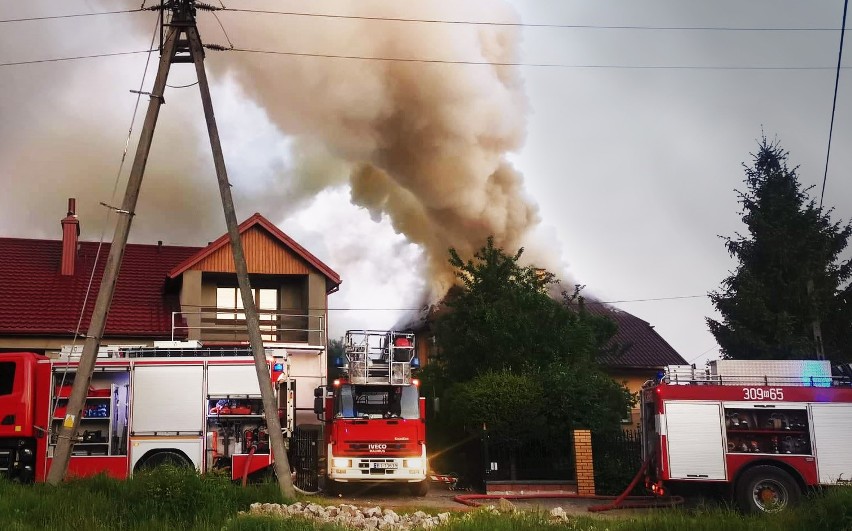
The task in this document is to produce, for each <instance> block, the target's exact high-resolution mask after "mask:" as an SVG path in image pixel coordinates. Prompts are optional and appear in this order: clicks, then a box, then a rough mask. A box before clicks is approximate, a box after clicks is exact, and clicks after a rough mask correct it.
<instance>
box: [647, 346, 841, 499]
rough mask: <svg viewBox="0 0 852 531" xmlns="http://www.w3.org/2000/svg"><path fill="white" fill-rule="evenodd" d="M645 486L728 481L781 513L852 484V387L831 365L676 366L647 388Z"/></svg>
mask: <svg viewBox="0 0 852 531" xmlns="http://www.w3.org/2000/svg"><path fill="white" fill-rule="evenodd" d="M641 408H642V410H641V411H642V449H643V458H645V459H647V460H649V464H648V467H647V469H646V470H647V471H646V485H647V486H648V487H649V488H650V489H651V490H652V491H653V492H654V493H656V494H663V493H666V492H668V491H669V490H671V489H675V490H677V488H678V487H679V486H685V485H687V484H693V485H702V484H703V485H705V486H710V485H721V486H725V487H727V488H728V489H729V492H730V493H731V494H732V495H733V497H734V498H735V500H736V501H737V503H738V505H739V506H740V507H741V508H742V509H743V510H745V511H747V512H774V511H779V510H783V509H784V508H785V507H787V506H789V505H791V504H793V503H795V502H797V501H798V500H799V499H800V497H801V495H802V492H803V491H804V490H806V489H808V488H810V487H816V486H820V485H843V484H849V483H852V452H850V451H849V441H850V440H852V386H851V385H850V381H849V379H848V378H840V377H833V376H832V372H831V365H830V364H829V362H827V361H816V360H796V361H744V360H717V361H713V362H710V363H709V364H708V366H707V367H706V368H705V369H695V368H694V367H693V366H669V367H667V368H666V369H665V371H664V372H663V373H661V375H660V376H659V377H658V379H657V380H655V381H650V382H647V383H646V384H645V386H644V387H643V389H642V391H641Z"/></svg>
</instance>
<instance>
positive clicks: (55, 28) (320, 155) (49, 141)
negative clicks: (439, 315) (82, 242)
mask: <svg viewBox="0 0 852 531" xmlns="http://www.w3.org/2000/svg"><path fill="white" fill-rule="evenodd" d="M72 4H73V5H72ZM119 4H120V5H119ZM226 4H227V5H228V7H231V8H241V7H244V8H251V9H270V10H276V11H288V10H292V11H306V10H309V11H313V10H317V11H320V10H321V11H322V12H325V13H333V14H342V15H346V14H352V15H362V16H383V17H421V18H429V19H444V20H495V21H515V20H517V14H516V13H515V12H514V11H513V10H512V8H511V7H510V6H509V5H508V4H507V3H506V2H505V1H503V0H467V1H465V2H458V1H450V0H438V1H433V2H429V3H427V4H422V5H415V4H412V3H409V2H405V3H401V2H386V1H378V0H365V1H360V2H357V3H355V2H351V1H350V0H345V1H344V0H333V1H328V2H323V3H322V4H321V5H317V6H316V7H314V4H310V7H308V8H306V7H305V4H304V3H302V2H298V3H296V2H290V1H274V2H266V3H264V2H258V1H256V0H255V1H252V2H243V1H239V0H231V1H230V2H226ZM135 7H138V0H136V1H135V2H132V1H130V0H127V1H126V2H114V1H110V2H105V1H104V2H89V1H85V2H70V3H69V4H68V5H67V6H65V8H66V9H67V10H68V12H83V11H87V10H92V11H99V10H105V9H122V8H127V9H133V8H135ZM16 10H17V12H15V13H12V14H13V15H21V16H40V15H52V14H56V4H55V2H50V1H48V0H33V1H32V2H27V3H26V5H24V4H21V5H20V6H18V7H16ZM218 16H219V18H220V20H221V22H222V26H223V27H224V29H225V31H226V32H227V34H228V37H229V38H230V40H231V41H233V43H234V45H235V46H236V47H238V48H244V49H254V50H267V51H277V52H298V53H308V54H320V55H322V54H326V55H346V56H361V57H377V58H400V59H426V60H443V61H468V62H481V63H489V64H479V65H477V64H468V65H461V64H442V63H429V62H410V61H379V60H359V59H351V58H350V59H341V58H323V57H294V56H286V55H272V54H263V53H245V52H236V51H234V52H212V51H211V52H208V53H207V62H206V64H207V68H208V72H209V73H210V78H211V81H212V83H213V87H212V89H213V101H214V107H215V108H216V114H217V119H218V121H219V130H220V134H221V135H222V144H223V147H224V150H225V160H226V162H227V165H228V168H229V177H230V179H231V182H232V184H233V192H234V195H235V203H236V205H237V208H238V212H237V214H238V216H239V217H240V218H241V219H243V218H245V217H246V216H247V215H249V214H250V213H252V212H255V211H258V212H261V213H263V214H264V215H267V216H268V217H272V218H273V219H281V218H283V217H286V216H289V215H291V214H292V213H294V212H297V211H298V210H299V209H300V208H302V207H303V206H304V205H305V204H306V203H307V202H308V201H310V200H312V199H313V197H314V196H316V194H317V193H318V192H320V191H321V190H323V189H325V188H328V187H336V186H341V185H345V184H348V185H349V187H350V189H351V200H352V202H353V203H354V204H355V205H358V206H360V207H363V208H365V209H367V210H368V211H369V212H370V214H371V216H372V217H373V219H376V220H378V219H388V220H389V221H390V222H391V223H392V226H393V227H394V230H396V231H397V232H399V233H402V234H404V235H405V236H406V237H407V239H408V240H409V241H411V242H414V243H417V244H419V245H420V246H421V247H422V248H423V250H424V256H425V261H426V264H425V266H426V273H427V274H428V276H429V278H431V290H430V291H431V295H432V297H431V298H432V299H433V300H434V298H437V297H440V296H441V295H443V293H444V292H445V291H446V289H447V288H448V287H449V285H450V283H451V282H452V280H453V279H452V273H451V271H450V270H449V266H448V263H447V258H448V253H447V250H448V248H449V247H454V248H456V249H457V250H458V251H459V252H460V254H461V255H462V256H470V255H472V253H473V252H474V251H475V250H476V249H477V248H479V247H481V246H482V245H483V244H484V242H485V239H486V238H487V237H488V236H489V235H493V236H494V237H495V241H496V242H497V244H498V245H501V246H503V247H505V248H506V249H507V250H514V249H516V248H518V247H519V246H521V245H524V244H527V246H528V247H529V246H530V245H532V246H533V247H535V243H531V241H532V240H530V238H529V234H530V229H531V228H532V227H534V226H535V225H536V224H537V222H538V213H537V208H536V206H535V205H534V203H533V202H532V201H531V200H529V199H528V198H527V197H526V196H525V193H524V189H523V180H522V177H521V175H520V174H519V173H518V172H517V171H516V170H515V169H514V168H513V167H512V165H511V164H510V163H509V162H508V161H507V158H506V157H507V154H509V153H512V152H515V151H517V150H519V149H520V148H521V146H522V143H523V140H524V133H525V131H524V127H525V117H526V113H527V101H526V97H525V95H524V91H523V84H522V80H521V78H520V75H519V71H518V68H517V67H513V66H500V65H497V64H495V63H501V64H504V65H505V64H508V63H513V62H517V61H518V60H519V57H518V44H519V42H518V40H519V30H518V29H517V28H514V27H507V26H488V25H465V24H428V23H408V22H399V21H396V22H395V21H379V20H352V19H346V20H344V19H327V18H309V17H297V16H281V15H271V14H269V15H262V14H250V13H238V12H228V11H223V12H221V13H219V15H218ZM79 20H80V22H79V24H85V29H86V31H80V28H79V27H77V26H75V25H74V24H69V23H67V22H64V21H56V22H55V23H54V22H44V23H40V24H42V26H40V27H39V31H41V33H40V34H41V35H44V36H46V38H45V39H43V40H41V41H40V45H41V46H40V47H39V49H38V50H37V51H34V52H29V51H28V50H25V49H24V48H22V47H20V46H16V43H17V42H26V38H27V37H28V36H29V35H31V34H32V33H31V32H32V31H34V29H33V28H32V27H30V26H27V25H26V24H24V23H20V24H12V25H9V27H8V28H4V30H6V29H8V30H9V31H4V33H3V35H0V59H2V60H21V59H30V58H33V59H35V58H43V57H61V56H70V55H78V54H79V55H85V54H90V53H97V52H107V51H114V50H118V51H121V50H130V49H144V48H146V47H147V46H148V44H149V42H150V41H151V37H152V30H153V29H154V15H153V14H151V15H150V16H148V15H145V14H129V15H111V16H102V17H87V18H85V19H79ZM199 27H200V31H201V35H202V38H203V40H204V41H205V42H207V43H211V42H216V43H219V42H224V41H225V39H224V37H225V36H224V34H223V33H222V27H220V26H219V24H218V23H217V21H216V20H215V19H214V18H213V17H212V16H211V15H210V14H209V13H206V12H199ZM13 52H14V53H13ZM26 53H32V54H33V56H32V57H29V56H24V55H22V54H26ZM156 59H157V57H156V54H155V55H154V57H153V58H152V64H151V66H150V67H149V71H148V77H147V80H146V83H145V86H146V90H150V85H151V81H152V78H153V73H154V72H155V70H156ZM144 64H145V56H144V55H140V56H132V57H128V58H121V59H105V60H91V61H77V62H68V63H48V64H45V65H29V66H22V67H14V68H18V69H26V70H19V71H17V72H20V73H22V74H24V75H21V76H17V75H16V71H15V70H14V68H6V69H4V70H3V71H2V72H0V76H2V77H0V81H2V82H3V87H4V97H3V98H2V99H0V115H2V118H3V119H2V120H0V179H2V182H3V184H4V185H5V186H4V188H5V189H6V191H7V192H8V195H7V197H9V200H8V201H7V204H5V205H4V209H3V211H2V212H0V228H2V229H3V232H4V234H5V235H12V236H14V235H25V236H39V237H50V238H55V237H58V220H59V218H60V217H61V215H62V214H64V212H63V209H64V205H65V200H66V198H67V197H77V198H78V203H77V204H78V210H79V213H80V214H81V218H82V219H83V220H84V221H83V223H82V229H83V231H84V234H83V236H84V237H88V238H92V237H93V236H96V234H97V232H99V231H100V227H98V231H94V230H93V229H94V228H95V227H96V226H97V223H92V222H91V221H92V220H96V219H98V220H99V219H101V217H102V215H103V212H104V211H103V209H102V207H100V206H99V202H101V201H106V202H112V203H113V204H116V205H118V204H120V202H121V196H122V193H123V190H124V183H125V182H126V175H127V173H128V171H129V167H130V164H131V162H132V158H133V153H134V151H135V146H136V141H137V136H136V135H138V130H139V129H140V128H141V116H142V115H143V114H144V109H145V104H146V102H147V98H143V101H142V107H141V108H140V114H139V118H137V126H136V127H137V129H136V134H135V135H134V137H133V138H132V139H131V141H130V143H129V146H130V151H129V154H128V159H127V162H126V165H125V169H124V172H123V174H122V179H120V180H119V181H118V183H115V182H114V177H115V174H116V170H117V167H118V159H119V156H118V155H119V154H120V153H121V151H122V148H123V145H124V142H125V136H126V133H127V126H128V125H129V124H128V122H129V118H130V116H131V114H132V110H133V104H134V102H135V97H136V96H135V95H133V94H131V93H130V92H129V90H130V89H137V88H139V86H138V84H139V77H140V74H141V71H142V68H143V66H144ZM194 80H195V77H194V72H193V71H192V68H191V65H173V66H172V72H171V74H170V78H169V81H170V85H173V86H174V87H179V86H181V85H183V84H188V83H191V82H193V81H194ZM165 98H166V105H165V106H164V107H163V110H162V111H161V113H160V120H159V123H158V126H157V130H156V134H155V137H154V143H153V146H152V152H151V156H150V158H149V163H148V167H147V170H146V174H145V182H144V183H143V187H142V193H141V196H140V200H139V207H138V209H137V212H136V217H135V221H134V228H133V233H132V234H131V239H132V240H136V241H139V240H140V239H141V240H142V241H149V242H150V241H152V240H156V239H162V240H164V241H165V242H166V243H188V244H193V245H198V244H199V243H200V242H199V240H200V239H201V238H204V239H205V240H207V239H212V238H215V237H217V236H218V235H220V234H222V233H223V232H224V223H223V221H222V215H221V207H220V202H219V198H218V191H217V188H216V185H215V173H214V171H213V168H212V160H211V157H210V148H209V143H208V140H207V137H206V131H205V130H204V122H203V117H202V112H201V107H200V103H199V98H198V92H197V87H190V88H169V89H167V91H166V95H165ZM113 188H115V189H116V190H117V194H116V195H112V190H113ZM35 198H38V207H37V208H33V205H34V201H35ZM24 226H25V227H26V229H25V230H24V229H20V230H19V228H20V227H24ZM108 238H109V234H107V239H108ZM365 244H366V245H368V244H369V243H368V242H365ZM525 256H527V257H528V258H529V259H532V260H534V261H536V262H537V263H538V264H539V265H544V266H545V267H547V266H549V265H552V264H551V263H548V261H547V260H546V259H547V258H549V257H548V256H547V255H546V254H545V253H544V252H539V253H537V252H536V249H528V252H527V254H526V255H525ZM330 263H331V264H332V265H333V266H334V267H341V265H340V264H337V263H336V262H335V259H334V257H330Z"/></svg>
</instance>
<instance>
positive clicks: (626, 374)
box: [604, 367, 659, 429]
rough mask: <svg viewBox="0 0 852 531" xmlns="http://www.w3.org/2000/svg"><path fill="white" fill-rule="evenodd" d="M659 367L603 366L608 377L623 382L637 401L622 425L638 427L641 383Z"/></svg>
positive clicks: (649, 377)
mask: <svg viewBox="0 0 852 531" xmlns="http://www.w3.org/2000/svg"><path fill="white" fill-rule="evenodd" d="M658 370H659V369H656V368H653V367H651V368H635V369H631V368H620V369H610V368H604V372H605V373H606V374H607V375H609V377H610V378H612V379H613V380H615V381H616V382H618V383H623V384H624V385H625V386H626V387H627V389H629V390H630V392H631V393H634V394H635V395H636V397H637V402H636V404H634V406H633V409H632V410H631V412H630V417H629V418H628V419H625V422H624V425H623V427H624V428H625V429H627V428H638V427H639V422H640V419H639V411H640V407H639V402H638V397H639V395H638V393H639V391H641V390H642V385H644V383H645V382H647V381H648V380H651V379H653V378H654V377H655V376H656V375H657V371H658Z"/></svg>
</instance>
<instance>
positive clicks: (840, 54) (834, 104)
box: [819, 0, 849, 210]
mask: <svg viewBox="0 0 852 531" xmlns="http://www.w3.org/2000/svg"><path fill="white" fill-rule="evenodd" d="M847 7H849V0H844V2H843V21H842V22H841V23H840V50H839V51H838V52H837V74H835V76H834V101H833V102H832V104H831V125H830V126H829V127H828V148H827V149H826V152H825V173H824V174H823V176H822V191H821V192H820V194H819V209H820V210H822V199H823V197H824V196H825V182H826V181H827V180H828V158H829V156H831V135H832V133H833V132H834V112H835V111H836V110H837V87H838V85H839V84H840V61H841V60H842V59H843V35H844V34H845V33H846V8H847Z"/></svg>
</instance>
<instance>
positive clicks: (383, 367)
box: [340, 330, 419, 385]
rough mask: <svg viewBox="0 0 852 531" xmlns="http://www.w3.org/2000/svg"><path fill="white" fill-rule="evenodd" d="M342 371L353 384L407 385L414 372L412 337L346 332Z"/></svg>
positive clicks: (416, 361) (372, 331) (379, 332)
mask: <svg viewBox="0 0 852 531" xmlns="http://www.w3.org/2000/svg"><path fill="white" fill-rule="evenodd" d="M343 349H344V351H343V355H344V359H343V360H340V361H342V363H343V364H342V366H341V369H342V370H343V371H344V372H345V373H346V374H347V376H348V378H349V381H350V382H351V383H353V384H374V385H410V384H411V370H412V368H417V366H418V365H419V364H418V360H417V358H415V355H414V354H415V349H414V334H412V333H409V332H394V331H387V330H349V331H347V332H346V336H345V338H344V341H343Z"/></svg>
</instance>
